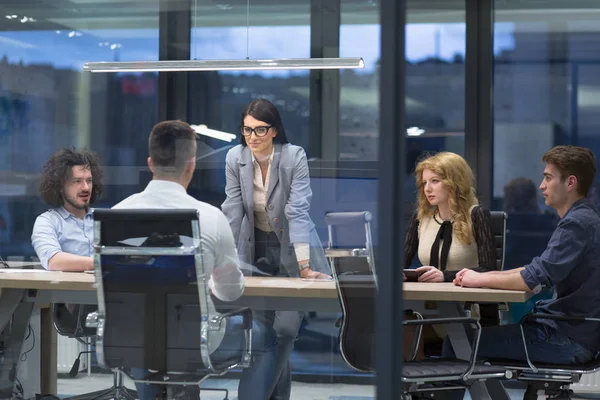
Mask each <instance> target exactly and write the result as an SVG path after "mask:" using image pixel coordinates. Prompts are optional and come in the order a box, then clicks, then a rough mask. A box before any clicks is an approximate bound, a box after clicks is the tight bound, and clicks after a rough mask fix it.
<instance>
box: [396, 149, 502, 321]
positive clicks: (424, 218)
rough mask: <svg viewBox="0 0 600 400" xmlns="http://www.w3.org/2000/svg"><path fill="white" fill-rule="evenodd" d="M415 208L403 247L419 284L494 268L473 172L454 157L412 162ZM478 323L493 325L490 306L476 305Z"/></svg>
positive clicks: (492, 245)
mask: <svg viewBox="0 0 600 400" xmlns="http://www.w3.org/2000/svg"><path fill="white" fill-rule="evenodd" d="M415 176H416V183H417V190H418V191H417V210H416V212H415V214H414V215H413V217H412V219H411V221H410V223H409V225H408V229H407V231H406V239H405V243H404V254H405V264H404V265H405V266H407V267H408V266H409V265H410V264H411V262H412V259H413V257H414V256H415V254H418V256H419V261H420V262H421V264H422V265H423V266H422V267H420V268H417V272H419V273H421V275H420V276H419V282H452V280H454V277H455V276H456V273H457V272H458V271H460V270H461V269H463V268H473V269H474V270H476V271H482V272H483V271H492V270H495V269H496V244H495V241H494V236H493V233H492V223H491V215H490V212H489V210H487V209H486V208H484V207H483V206H481V205H479V201H478V200H477V197H476V196H475V188H474V187H473V181H474V178H473V171H472V170H471V168H470V167H469V165H468V164H467V162H466V161H465V160H464V158H462V157H461V156H459V155H458V154H455V153H450V152H441V153H438V154H435V155H433V156H430V157H428V158H426V159H424V160H422V161H421V162H419V163H418V164H417V168H416V171H415ZM480 309H481V310H480V312H481V318H482V324H486V325H491V324H497V323H498V311H497V306H496V305H495V304H491V305H485V306H481V307H480Z"/></svg>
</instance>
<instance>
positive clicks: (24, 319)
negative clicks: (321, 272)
mask: <svg viewBox="0 0 600 400" xmlns="http://www.w3.org/2000/svg"><path fill="white" fill-rule="evenodd" d="M0 289H1V295H0V329H4V327H6V325H7V323H8V322H9V321H12V325H11V335H10V339H9V340H8V343H7V342H6V340H5V358H7V357H8V359H11V358H14V359H15V360H18V358H19V357H20V349H21V343H22V340H23V337H24V335H25V333H26V328H27V326H28V321H29V317H30V315H31V311H32V309H33V305H34V304H38V305H39V304H50V303H75V304H97V297H96V288H95V275H94V274H93V273H82V272H59V271H45V270H36V269H16V268H7V269H0ZM529 297H530V295H529V294H528V293H526V292H524V291H510V290H496V289H470V288H462V287H457V286H454V285H453V284H452V283H417V282H405V283H404V285H403V299H404V300H405V301H410V302H424V301H436V302H437V304H438V312H439V315H440V317H458V316H463V315H464V307H463V305H464V303H465V302H497V303H504V302H506V303H523V302H525V301H527V300H528V298H529ZM235 303H236V304H239V305H243V306H247V307H251V308H254V309H270V310H288V311H329V312H339V311H340V303H339V300H338V292H337V288H336V285H335V282H334V281H331V280H329V281H325V280H318V281H315V280H304V279H301V278H286V277H246V282H245V289H244V293H243V295H242V297H241V298H240V299H238V300H237V301H236V302H235ZM446 331H447V333H448V335H449V337H450V340H451V342H452V345H453V347H454V349H455V352H456V354H457V357H459V358H462V359H468V358H469V356H470V353H471V345H470V343H469V341H468V339H467V336H466V331H465V329H464V327H463V326H461V325H460V324H452V325H447V326H446ZM40 336H41V340H40V341H41V344H40V346H41V349H40V351H41V360H42V361H41V366H40V381H41V382H40V385H41V390H42V393H45V394H47V393H53V394H56V333H55V330H54V328H53V325H52V316H51V313H50V309H48V308H44V309H42V312H41V333H40ZM6 369H7V368H2V370H1V371H0V389H1V388H2V387H6V384H8V383H9V382H10V380H9V374H10V372H9V371H5V370H6ZM487 382H492V383H490V384H488V383H487ZM487 382H486V384H485V385H483V384H481V385H478V384H476V385H474V387H472V388H471V396H472V398H492V399H508V398H509V397H508V396H507V395H506V393H505V392H504V389H503V388H502V385H501V384H500V383H499V382H498V384H497V385H496V384H494V383H493V382H496V381H492V380H490V381H487Z"/></svg>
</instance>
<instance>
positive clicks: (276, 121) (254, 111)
mask: <svg viewBox="0 0 600 400" xmlns="http://www.w3.org/2000/svg"><path fill="white" fill-rule="evenodd" d="M247 115H250V116H251V117H254V118H256V119H257V120H259V121H263V122H266V123H267V124H269V125H272V126H273V127H274V128H275V129H276V130H277V136H275V137H274V138H273V143H280V144H286V143H289V141H288V139H287V136H286V135H285V129H284V128H283V122H281V117H280V116H279V111H277V107H275V106H274V105H273V103H271V102H270V101H269V100H267V99H256V100H254V101H253V102H252V103H250V104H248V105H247V106H246V108H245V109H244V112H243V113H242V121H241V123H240V126H243V125H244V118H246V116H247ZM242 146H244V147H245V146H246V137H245V136H244V135H242Z"/></svg>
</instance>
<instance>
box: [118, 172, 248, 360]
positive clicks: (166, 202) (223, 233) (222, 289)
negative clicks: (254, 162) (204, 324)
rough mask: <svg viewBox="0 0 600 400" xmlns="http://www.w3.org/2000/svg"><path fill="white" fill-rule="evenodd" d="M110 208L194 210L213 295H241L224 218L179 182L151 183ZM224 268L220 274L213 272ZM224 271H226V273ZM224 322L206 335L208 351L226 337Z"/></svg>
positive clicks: (212, 312)
mask: <svg viewBox="0 0 600 400" xmlns="http://www.w3.org/2000/svg"><path fill="white" fill-rule="evenodd" d="M113 208H129V209H143V208H167V209H177V208H195V209H197V210H198V211H199V214H200V238H201V245H202V259H203V261H204V271H205V272H206V273H207V274H210V275H211V277H210V279H209V281H208V285H209V288H210V290H211V291H212V293H213V294H214V295H215V296H216V297H217V298H218V299H219V300H223V301H233V300H236V299H237V298H239V297H240V296H241V295H242V293H243V292H244V276H243V275H242V272H241V271H240V269H239V261H238V256H237V250H236V248H235V243H234V240H233V234H232V233H231V228H230V227H229V223H228V222H227V219H226V218H225V215H223V213H222V212H221V210H219V209H218V208H216V207H213V206H211V205H210V204H207V203H203V202H201V201H198V200H196V199H195V198H193V197H192V196H190V195H188V194H187V192H186V190H185V188H184V187H183V186H181V185H180V184H179V183H175V182H170V181H164V180H152V181H150V183H148V186H146V189H145V190H144V191H143V192H141V193H136V194H134V195H131V196H129V197H128V198H126V199H125V200H123V201H121V202H120V203H119V204H117V205H116V206H114V207H113ZM221 268H223V272H225V271H227V272H225V273H220V274H213V271H214V270H217V269H221ZM225 268H227V269H228V270H226V269H225ZM208 308H209V314H210V315H216V314H217V312H216V310H215V307H214V304H213V302H212V301H211V299H210V297H209V299H208ZM225 328H226V319H223V322H222V323H221V326H220V329H219V330H215V331H212V330H211V331H210V332H209V338H208V339H209V340H208V348H209V350H210V352H211V353H212V352H213V351H215V350H216V349H217V348H218V347H219V345H220V344H221V341H222V340H223V336H224V335H225Z"/></svg>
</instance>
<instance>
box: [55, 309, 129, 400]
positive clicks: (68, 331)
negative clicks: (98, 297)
mask: <svg viewBox="0 0 600 400" xmlns="http://www.w3.org/2000/svg"><path fill="white" fill-rule="evenodd" d="M70 308H72V310H69V306H67V305H66V304H53V305H52V316H53V320H54V327H55V329H56V331H57V333H58V334H59V335H62V336H67V337H69V338H73V339H76V340H77V341H78V342H80V343H82V344H84V345H85V346H86V347H87V346H88V345H89V344H91V343H92V342H93V341H94V340H95V338H96V328H92V327H87V326H86V318H87V316H88V314H89V313H92V312H94V311H96V309H97V307H96V306H95V305H85V304H74V305H72V306H71V307H70ZM86 353H88V351H83V352H80V353H79V355H78V356H77V358H76V359H75V362H74V363H73V367H72V368H71V371H70V372H69V376H70V377H71V378H74V377H75V376H77V373H78V372H79V362H80V357H81V356H82V355H83V354H86ZM113 374H114V380H113V386H112V387H110V388H107V389H103V390H97V391H94V392H90V393H84V394H81V395H77V396H72V397H67V398H66V399H68V400H92V399H98V400H103V399H112V398H117V397H116V396H118V394H119V393H122V392H124V391H126V390H128V389H127V388H125V387H124V386H123V379H122V375H121V372H120V371H114V372H113ZM135 397H136V396H135V395H133V396H132V397H131V398H135Z"/></svg>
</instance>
